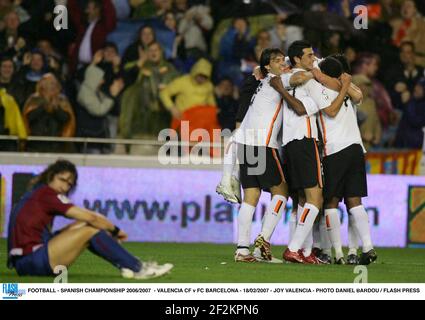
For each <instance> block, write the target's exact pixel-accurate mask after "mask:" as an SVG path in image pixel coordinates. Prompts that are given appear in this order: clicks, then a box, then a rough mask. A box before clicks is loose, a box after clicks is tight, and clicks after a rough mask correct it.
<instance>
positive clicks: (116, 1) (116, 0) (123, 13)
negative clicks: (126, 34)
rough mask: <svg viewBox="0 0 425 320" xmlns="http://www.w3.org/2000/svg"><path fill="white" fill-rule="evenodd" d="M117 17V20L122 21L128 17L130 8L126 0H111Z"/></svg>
mask: <svg viewBox="0 0 425 320" xmlns="http://www.w3.org/2000/svg"><path fill="white" fill-rule="evenodd" d="M112 3H113V5H114V7H115V12H116V15H117V20H124V19H127V18H128V17H129V16H130V13H131V7H130V4H129V3H128V0H112Z"/></svg>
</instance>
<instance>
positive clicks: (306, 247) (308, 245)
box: [302, 228, 313, 257]
mask: <svg viewBox="0 0 425 320" xmlns="http://www.w3.org/2000/svg"><path fill="white" fill-rule="evenodd" d="M302 248H303V254H304V257H309V256H310V255H311V249H312V248H313V228H312V229H311V230H310V232H309V233H307V237H306V238H305V240H304V243H303V245H302Z"/></svg>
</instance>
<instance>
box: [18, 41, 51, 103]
mask: <svg viewBox="0 0 425 320" xmlns="http://www.w3.org/2000/svg"><path fill="white" fill-rule="evenodd" d="M48 71H49V66H48V62H47V59H46V56H44V54H43V53H42V52H41V51H40V50H38V49H33V50H32V51H31V52H26V53H25V54H24V58H23V62H22V67H21V68H20V69H19V71H18V73H17V75H16V81H17V82H18V83H19V85H20V87H21V96H20V97H19V99H20V101H23V102H24V103H25V102H26V101H27V99H28V97H29V96H30V95H31V94H33V93H34V92H35V89H36V86H37V83H38V82H39V81H40V79H41V78H42V77H43V75H45V74H46V73H47V72H48ZM22 107H23V104H22V105H21V108H22Z"/></svg>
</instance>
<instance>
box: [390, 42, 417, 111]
mask: <svg viewBox="0 0 425 320" xmlns="http://www.w3.org/2000/svg"><path fill="white" fill-rule="evenodd" d="M400 62H401V64H398V63H397V64H394V65H393V66H392V68H391V69H390V70H389V71H388V77H386V78H387V83H388V87H389V90H390V93H391V98H392V101H393V104H394V106H396V108H398V109H402V106H403V105H404V104H405V103H407V101H408V100H409V97H410V96H411V95H412V94H413V90H414V87H415V85H416V83H417V82H418V81H419V79H421V78H422V77H423V76H425V75H424V68H422V67H421V66H418V65H417V64H416V54H415V44H414V43H413V42H410V41H409V42H403V43H402V44H401V45H400Z"/></svg>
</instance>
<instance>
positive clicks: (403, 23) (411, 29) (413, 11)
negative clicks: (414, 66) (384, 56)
mask: <svg viewBox="0 0 425 320" xmlns="http://www.w3.org/2000/svg"><path fill="white" fill-rule="evenodd" d="M391 25H392V28H393V37H392V39H393V44H395V45H396V46H400V45H401V43H402V42H404V41H412V42H413V43H414V44H415V48H416V53H417V54H418V59H417V63H418V64H419V65H421V66H422V67H425V19H424V18H423V17H422V16H421V15H420V13H419V12H418V10H417V8H416V3H415V1H413V0H404V1H403V3H402V5H401V18H399V19H395V20H393V21H392V22H391Z"/></svg>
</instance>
